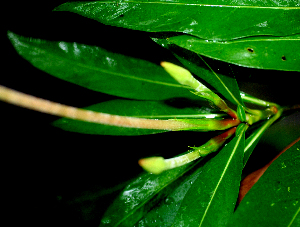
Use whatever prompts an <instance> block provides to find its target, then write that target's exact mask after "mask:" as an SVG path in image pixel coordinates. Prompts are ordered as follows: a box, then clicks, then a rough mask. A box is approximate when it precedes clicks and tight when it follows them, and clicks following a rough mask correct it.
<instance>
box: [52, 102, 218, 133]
mask: <svg viewBox="0 0 300 227" xmlns="http://www.w3.org/2000/svg"><path fill="white" fill-rule="evenodd" d="M173 104H174V105H176V104H175V102H174V103H173ZM181 104H182V105H183V103H181ZM86 109H88V110H93V111H96V112H102V113H109V114H115V115H121V116H131V117H143V118H155V119H172V118H176V119H178V118H203V117H207V118H214V117H222V116H224V115H223V114H216V113H212V112H210V111H211V110H210V109H207V108H199V107H196V106H192V107H185V108H184V107H181V108H176V107H174V106H172V102H171V103H169V104H168V103H166V102H162V101H133V100H112V101H108V102H103V103H99V104H95V105H92V106H89V107H87V108H86ZM53 125H54V126H56V127H59V128H61V129H63V130H66V131H72V132H79V133H85V134H101V135H145V134H154V133H161V132H167V131H163V130H153V129H138V128H123V127H115V126H109V125H101V124H95V123H89V122H83V121H76V120H72V119H69V118H61V119H59V120H57V121H55V122H53Z"/></svg>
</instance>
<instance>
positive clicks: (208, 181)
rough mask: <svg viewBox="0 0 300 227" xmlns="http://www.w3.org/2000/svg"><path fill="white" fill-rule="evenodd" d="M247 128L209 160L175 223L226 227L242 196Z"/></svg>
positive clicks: (188, 193)
mask: <svg viewBox="0 0 300 227" xmlns="http://www.w3.org/2000/svg"><path fill="white" fill-rule="evenodd" d="M244 142H245V131H243V132H242V133H240V134H239V135H237V136H236V137H235V138H234V139H233V140H232V141H231V142H230V143H228V144H227V146H225V147H224V148H223V149H222V150H221V151H220V153H219V154H218V155H217V156H216V157H214V158H213V159H211V160H210V161H209V162H207V163H206V164H205V165H204V166H203V168H202V174H201V175H200V177H199V178H197V179H196V180H195V181H194V182H193V184H192V187H191V188H190V190H189V191H188V192H187V194H186V196H185V198H184V199H183V201H182V203H181V206H180V209H179V211H178V213H177V216H176V219H175V222H174V226H197V227H198V226H218V227H220V226H225V225H226V223H227V221H228V220H229V217H230V216H231V215H232V214H233V210H234V207H235V203H236V200H237V196H238V191H239V185H240V177H241V172H242V168H243V165H242V160H243V155H244V145H245V144H244Z"/></svg>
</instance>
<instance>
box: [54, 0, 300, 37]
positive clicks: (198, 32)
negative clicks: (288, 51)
mask: <svg viewBox="0 0 300 227" xmlns="http://www.w3.org/2000/svg"><path fill="white" fill-rule="evenodd" d="M55 10H56V11H70V12H74V13H77V14H80V15H82V16H85V17H88V18H91V19H94V20H97V21H99V22H101V23H104V24H107V25H113V26H118V27H125V28H129V29H134V30H141V31H148V32H165V31H174V32H183V33H187V34H191V35H194V36H197V37H200V38H203V39H209V40H228V39H235V38H240V37H247V36H255V35H276V36H278V35H282V36H284V35H290V34H295V33H299V32H300V27H299V21H298V20H297V15H298V14H299V10H300V8H299V4H297V2H296V1H289V2H278V1H268V2H267V3H265V2H262V1H258V2H252V1H239V2H238V3H237V2H235V1H230V2H228V1H226V2H225V1H224V2H223V1H218V0H214V1H208V0H207V1H186V0H180V1H160V0H153V1H151V2H148V1H141V0H130V1H119V2H117V3H116V2H114V1H93V2H76V3H73V2H71V3H65V4H62V5H60V6H58V7H56V8H55ZM207 19H209V21H210V23H207ZM233 25H234V26H233Z"/></svg>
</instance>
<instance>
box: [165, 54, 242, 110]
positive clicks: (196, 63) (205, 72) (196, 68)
mask: <svg viewBox="0 0 300 227" xmlns="http://www.w3.org/2000/svg"><path fill="white" fill-rule="evenodd" d="M173 50H174V51H175V52H174V54H175V56H176V58H177V59H178V60H179V61H180V62H181V63H182V64H183V65H184V66H185V67H186V68H187V69H188V70H190V71H191V72H192V73H194V74H195V75H197V76H198V77H200V78H201V79H203V80H205V81H206V82H207V83H208V84H210V85H211V86H213V87H214V88H215V89H216V90H217V91H219V92H220V93H221V94H222V95H223V96H224V97H225V98H226V99H227V100H229V101H230V102H232V103H234V104H236V105H241V106H244V103H243V100H242V98H241V95H240V90H239V86H238V84H237V82H236V80H235V79H234V78H231V77H227V76H224V75H222V74H218V73H216V72H215V71H214V70H213V69H212V68H211V67H210V66H209V65H208V64H207V63H206V61H205V60H204V58H202V57H201V56H200V55H197V54H193V53H192V52H190V51H185V53H184V56H182V55H181V54H177V53H176V50H175V49H171V51H173Z"/></svg>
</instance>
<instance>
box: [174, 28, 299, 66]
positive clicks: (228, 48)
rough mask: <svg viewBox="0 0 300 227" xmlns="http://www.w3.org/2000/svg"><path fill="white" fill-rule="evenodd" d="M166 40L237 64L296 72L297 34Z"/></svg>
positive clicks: (297, 54)
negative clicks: (227, 39) (217, 40)
mask: <svg viewBox="0 0 300 227" xmlns="http://www.w3.org/2000/svg"><path fill="white" fill-rule="evenodd" d="M169 41H170V42H172V43H174V44H176V45H178V46H180V47H182V48H185V49H188V50H190V51H193V52H195V53H198V54H201V55H204V56H207V57H210V58H214V59H217V60H221V61H225V62H228V63H233V64H236V65H240V66H246V67H251V68H260V69H275V70H285V71H300V52H299V51H298V49H299V46H300V35H299V34H297V35H291V36H284V37H272V36H263V37H261V36H257V37H250V38H243V39H238V40H232V41H227V42H215V41H207V40H204V39H199V38H197V37H193V36H188V35H181V36H174V37H171V38H169Z"/></svg>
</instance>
